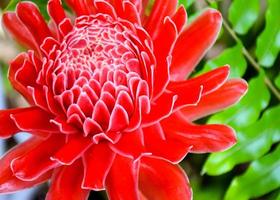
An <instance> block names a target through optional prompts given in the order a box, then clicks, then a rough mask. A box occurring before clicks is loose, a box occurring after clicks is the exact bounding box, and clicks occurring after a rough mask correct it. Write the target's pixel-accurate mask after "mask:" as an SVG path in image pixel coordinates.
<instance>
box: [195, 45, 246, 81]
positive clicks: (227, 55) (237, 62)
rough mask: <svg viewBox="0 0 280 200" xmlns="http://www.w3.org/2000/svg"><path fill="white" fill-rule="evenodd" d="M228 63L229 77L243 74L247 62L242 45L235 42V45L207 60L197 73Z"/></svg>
mask: <svg viewBox="0 0 280 200" xmlns="http://www.w3.org/2000/svg"><path fill="white" fill-rule="evenodd" d="M226 64H228V65H230V66H231V68H230V73H231V74H230V77H232V78H233V77H241V76H243V75H244V73H245V71H246V68H247V62H246V59H245V58H244V56H243V54H242V45H241V44H236V45H235V46H233V47H231V48H228V49H226V50H224V51H223V52H222V53H221V54H220V55H219V56H217V57H216V58H214V59H212V60H209V61H207V63H206V64H205V66H204V67H203V70H202V71H201V72H199V73H204V72H207V71H210V70H212V69H215V68H217V67H220V66H223V65H226Z"/></svg>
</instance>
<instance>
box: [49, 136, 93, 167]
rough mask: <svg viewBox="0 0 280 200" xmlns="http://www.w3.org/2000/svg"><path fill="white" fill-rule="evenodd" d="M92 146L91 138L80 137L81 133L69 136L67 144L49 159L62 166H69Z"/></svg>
mask: <svg viewBox="0 0 280 200" xmlns="http://www.w3.org/2000/svg"><path fill="white" fill-rule="evenodd" d="M92 144H93V142H92V140H91V138H88V137H84V136H82V134H81V133H77V134H75V135H69V136H68V138H67V142H66V143H65V144H64V145H63V146H62V147H61V148H60V149H59V150H58V151H57V152H56V153H55V154H54V155H53V156H52V157H51V160H54V161H57V162H59V163H61V164H63V165H71V164H72V163H73V162H74V161H75V160H76V159H78V158H79V157H81V156H82V154H83V153H84V152H85V151H86V150H87V149H88V148H89V147H90V146H91V145H92Z"/></svg>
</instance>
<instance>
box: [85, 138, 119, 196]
mask: <svg viewBox="0 0 280 200" xmlns="http://www.w3.org/2000/svg"><path fill="white" fill-rule="evenodd" d="M114 159H115V153H114V152H112V150H111V149H110V148H109V147H108V145H107V144H106V143H99V144H97V145H93V146H92V147H90V148H89V149H88V150H87V151H86V152H85V154H84V156H83V163H84V169H85V171H84V179H83V184H82V187H83V188H84V189H90V190H95V191H98V190H103V189H105V180H106V177H107V175H108V173H109V170H110V168H111V166H112V164H113V161H114Z"/></svg>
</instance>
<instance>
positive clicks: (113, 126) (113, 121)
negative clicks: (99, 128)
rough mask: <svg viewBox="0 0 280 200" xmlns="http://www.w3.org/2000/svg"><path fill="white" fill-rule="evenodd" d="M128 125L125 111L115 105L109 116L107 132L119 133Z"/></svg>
mask: <svg viewBox="0 0 280 200" xmlns="http://www.w3.org/2000/svg"><path fill="white" fill-rule="evenodd" d="M128 124H129V117H128V114H127V111H126V110H125V109H124V108H123V107H122V106H120V105H115V107H114V109H113V111H112V113H111V116H110V122H109V127H108V131H120V130H121V129H123V128H125V127H126V126H127V125H128Z"/></svg>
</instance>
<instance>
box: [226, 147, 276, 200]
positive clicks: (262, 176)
mask: <svg viewBox="0 0 280 200" xmlns="http://www.w3.org/2000/svg"><path fill="white" fill-rule="evenodd" d="M279 174H280V146H278V148H277V149H276V150H275V151H273V152H272V153H270V154H268V155H266V156H264V157H262V158H260V159H259V160H256V161H254V162H252V164H251V165H250V167H249V168H248V170H247V171H246V173H245V174H244V175H242V176H239V177H237V178H235V179H233V181H232V183H231V185H230V187H229V189H228V191H227V193H226V197H225V200H236V199H238V200H247V199H251V198H256V197H259V196H262V195H264V194H266V193H268V192H271V191H273V190H274V189H276V188H278V187H280V176H279Z"/></svg>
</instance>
